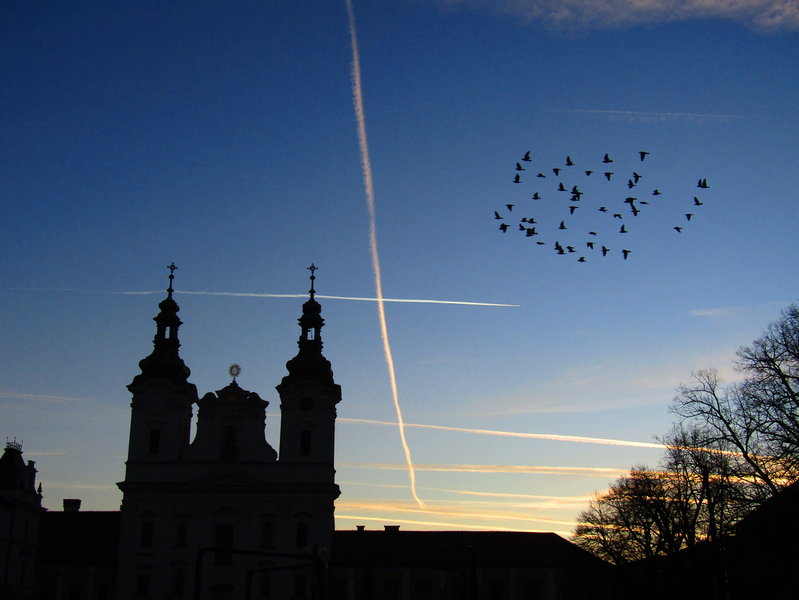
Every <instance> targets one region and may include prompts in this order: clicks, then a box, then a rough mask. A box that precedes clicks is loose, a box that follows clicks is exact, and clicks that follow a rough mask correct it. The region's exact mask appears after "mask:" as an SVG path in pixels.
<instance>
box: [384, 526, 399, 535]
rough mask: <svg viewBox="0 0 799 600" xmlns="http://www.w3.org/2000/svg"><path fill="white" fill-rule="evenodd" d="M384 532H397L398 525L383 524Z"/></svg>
mask: <svg viewBox="0 0 799 600" xmlns="http://www.w3.org/2000/svg"><path fill="white" fill-rule="evenodd" d="M383 528H384V529H385V531H386V533H399V528H400V526H399V525H383Z"/></svg>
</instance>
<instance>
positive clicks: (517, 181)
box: [513, 173, 522, 183]
mask: <svg viewBox="0 0 799 600" xmlns="http://www.w3.org/2000/svg"><path fill="white" fill-rule="evenodd" d="M521 182H522V177H521V175H519V174H518V173H516V179H514V180H513V183H521Z"/></svg>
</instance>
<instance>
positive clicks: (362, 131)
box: [347, 0, 424, 508]
mask: <svg viewBox="0 0 799 600" xmlns="http://www.w3.org/2000/svg"><path fill="white" fill-rule="evenodd" d="M347 14H348V16H349V22H350V40H351V43H352V96H353V103H354V106H355V117H356V119H357V121H358V146H359V147H360V150H361V167H362V168H363V183H364V187H365V188H366V202H367V204H368V206H369V247H370V249H371V253H372V267H374V271H375V289H376V292H377V312H378V315H379V316H380V333H381V335H382V338H383V350H384V351H385V354H386V364H387V365H388V374H389V378H390V380H391V393H392V395H393V396H394V407H395V408H396V410H397V422H398V425H399V434H400V439H401V440H402V448H403V450H404V451H405V460H406V462H407V464H408V475H409V476H410V480H411V494H413V497H414V499H415V500H416V502H417V504H418V505H419V506H420V507H421V508H424V502H422V501H421V500H420V499H419V496H417V495H416V474H415V473H414V470H413V461H412V460H411V449H410V448H409V447H408V442H407V440H406V439H405V426H404V424H403V422H402V411H401V410H400V405H399V399H398V396H397V379H396V377H395V374H394V360H393V359H392V358H391V346H390V345H389V343H388V329H387V327H386V311H385V307H384V306H383V289H382V286H381V281H380V261H379V260H378V257H377V233H376V230H375V193H374V187H373V185H372V166H371V165H370V164H369V148H368V146H367V144H366V120H365V118H364V112H363V94H362V92H361V61H360V57H359V55H358V39H357V37H356V36H355V14H354V13H353V10H352V0H347Z"/></svg>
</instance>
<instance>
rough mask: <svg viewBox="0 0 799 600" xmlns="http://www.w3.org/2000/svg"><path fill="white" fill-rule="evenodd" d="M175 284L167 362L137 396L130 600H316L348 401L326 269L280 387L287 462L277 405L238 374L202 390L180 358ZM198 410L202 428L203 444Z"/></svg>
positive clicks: (125, 556) (122, 548) (164, 347)
mask: <svg viewBox="0 0 799 600" xmlns="http://www.w3.org/2000/svg"><path fill="white" fill-rule="evenodd" d="M172 278H173V275H170V286H169V289H168V290H167V298H166V299H165V300H163V301H162V302H161V303H160V305H159V308H160V312H159V314H158V316H156V317H155V319H154V320H155V322H156V334H155V338H154V340H153V352H152V353H151V354H150V355H149V356H148V357H146V358H145V359H143V360H142V361H141V362H140V363H139V366H140V368H141V373H140V374H139V375H137V376H136V377H135V378H134V380H133V382H132V383H131V384H130V385H129V386H128V389H129V390H130V392H131V394H132V401H131V424H130V440H129V448H128V459H127V462H126V471H125V480H124V481H122V482H120V483H119V484H118V485H119V488H120V489H121V490H122V493H123V500H122V507H121V524H120V534H119V535H120V539H119V552H118V575H117V582H116V598H118V599H120V600H122V599H132V598H183V597H185V598H190V597H194V595H195V587H196V586H199V587H200V590H201V596H202V597H203V598H214V599H216V598H218V599H219V600H228V599H230V600H233V599H234V598H235V599H239V598H244V597H245V592H246V591H250V592H251V593H252V597H262V598H272V597H274V598H291V597H297V598H304V597H308V596H310V595H311V592H312V588H313V586H314V585H315V582H316V581H317V577H316V575H317V572H318V571H319V569H316V568H314V562H313V561H314V560H316V561H317V563H318V561H320V560H321V561H324V560H325V556H326V554H327V552H326V551H327V549H329V548H330V547H331V542H332V536H333V530H334V519H333V510H334V501H335V499H336V498H337V497H338V495H339V487H338V485H336V483H335V470H334V466H333V460H334V447H335V421H336V405H337V404H338V402H339V401H340V400H341V388H340V386H338V385H337V384H336V383H335V382H334V380H333V372H332V370H331V369H330V362H329V361H327V360H326V359H325V358H324V356H323V355H322V339H321V335H320V332H321V329H322V326H323V324H324V320H323V319H322V317H321V307H320V305H319V303H318V302H317V301H316V300H315V299H314V289H313V279H314V276H313V269H312V275H311V290H310V298H309V300H308V301H307V302H306V303H305V304H304V305H303V310H302V316H301V318H300V319H299V324H300V328H301V334H300V339H299V353H298V354H297V356H296V357H295V358H293V359H292V360H290V361H289V362H288V363H287V368H288V375H286V376H285V377H284V378H283V380H282V382H281V383H280V385H278V386H277V391H278V394H279V396H280V411H281V420H280V448H279V450H280V453H279V458H278V452H276V451H275V449H274V448H273V447H272V446H270V444H269V443H268V442H267V440H266V438H265V425H266V422H265V420H266V415H265V411H266V407H267V405H268V404H269V403H268V402H267V401H265V400H262V399H261V398H260V397H259V396H258V394H256V393H255V392H249V391H247V390H244V389H242V388H241V387H240V386H239V385H238V384H237V383H236V380H235V375H236V374H237V366H236V365H234V366H233V367H231V374H232V375H233V376H234V377H233V381H232V383H230V384H229V385H228V386H226V387H224V388H222V389H220V390H218V391H216V392H214V393H207V394H205V395H204V396H203V397H202V398H199V397H198V394H197V389H196V387H195V386H194V385H193V384H191V383H190V382H189V375H190V371H189V368H188V367H187V366H186V365H185V364H184V362H183V360H182V359H181V358H180V355H179V352H178V350H179V347H180V342H179V339H178V329H179V327H180V325H181V321H180V319H179V318H178V315H177V313H178V310H179V308H178V305H177V303H176V302H175V300H174V299H173V298H172V294H173V289H172ZM195 404H196V405H197V407H198V420H197V431H196V435H195V437H194V440H193V441H190V439H189V431H190V425H191V420H192V414H193V406H194V405H195ZM212 548H215V549H216V550H215V551H212V550H211V549H212ZM204 549H205V550H204ZM292 565H295V566H294V567H292ZM245 584H246V585H245ZM245 587H247V588H251V589H250V590H245V589H244V588H245Z"/></svg>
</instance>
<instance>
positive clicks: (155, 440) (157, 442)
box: [147, 429, 161, 454]
mask: <svg viewBox="0 0 799 600" xmlns="http://www.w3.org/2000/svg"><path fill="white" fill-rule="evenodd" d="M160 450H161V430H160V429H151V430H150V444H149V446H148V450H147V451H148V453H150V454H158V453H159V451H160Z"/></svg>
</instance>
